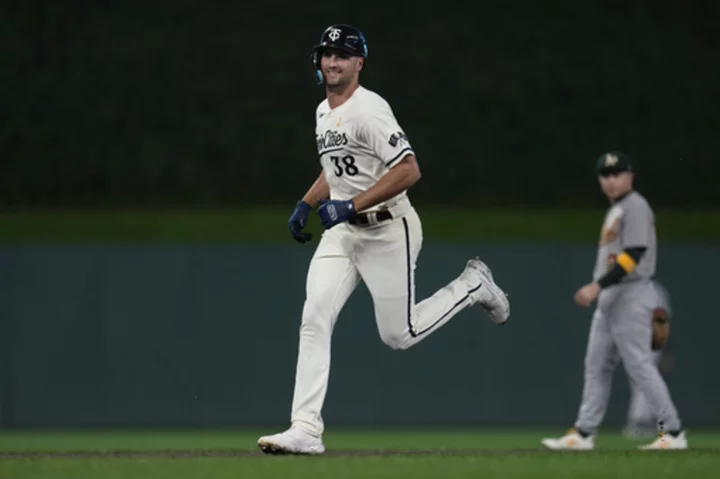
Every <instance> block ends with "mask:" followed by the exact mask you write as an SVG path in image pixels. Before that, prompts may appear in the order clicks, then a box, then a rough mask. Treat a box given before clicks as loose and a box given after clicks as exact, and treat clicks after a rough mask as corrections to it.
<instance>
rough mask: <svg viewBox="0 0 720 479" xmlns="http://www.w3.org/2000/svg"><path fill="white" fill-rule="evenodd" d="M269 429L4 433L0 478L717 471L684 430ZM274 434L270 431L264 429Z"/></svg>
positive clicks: (707, 436) (638, 476) (712, 454)
mask: <svg viewBox="0 0 720 479" xmlns="http://www.w3.org/2000/svg"><path fill="white" fill-rule="evenodd" d="M267 432H269V431H246V430H196V431H184V430H183V431H180V430H175V431H90V432H88V431H75V432H42V431H17V432H14V431H5V432H0V477H1V478H3V479H5V478H17V479H21V478H68V479H69V478H73V479H82V478H91V477H92V478H108V479H110V478H133V479H145V478H148V479H150V478H152V479H164V478H179V479H184V478H292V479H296V478H297V479H301V478H313V479H320V478H348V479H352V478H376V477H377V478H390V477H393V478H394V477H407V478H419V479H421V478H435V477H443V478H447V479H450V478H478V477H483V478H564V477H573V478H578V477H581V478H610V477H612V478H633V479H644V478H653V479H657V478H659V477H675V478H677V477H686V478H693V479H700V478H711V477H718V471H720V432H712V431H694V432H693V431H689V432H688V438H689V441H690V446H691V448H692V449H691V450H689V451H658V452H644V451H638V450H637V449H636V446H637V445H638V444H640V443H642V442H643V441H636V440H628V439H625V438H622V437H621V436H620V435H619V434H618V433H617V432H616V431H602V432H601V434H600V435H599V437H598V440H597V450H595V451H592V452H550V451H545V450H543V449H541V447H540V445H539V440H540V438H542V437H545V436H546V435H557V434H560V433H562V432H563V431H560V430H551V431H543V430H538V431H519V430H480V429H465V430H449V429H448V430H440V429H433V430H414V429H408V430H383V429H376V430H368V429H363V430H342V429H341V430H335V431H328V432H327V434H326V436H325V444H326V447H327V448H328V452H327V453H326V455H324V456H320V457H289V456H285V457H273V456H263V455H261V454H260V453H259V451H258V449H257V448H256V446H255V442H256V440H257V437H258V436H259V435H261V434H262V433H267ZM270 432H274V431H270Z"/></svg>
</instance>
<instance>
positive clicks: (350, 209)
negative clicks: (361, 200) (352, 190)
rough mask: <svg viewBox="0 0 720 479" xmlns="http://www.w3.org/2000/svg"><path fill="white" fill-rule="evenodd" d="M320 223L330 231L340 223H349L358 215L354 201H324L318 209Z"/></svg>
mask: <svg viewBox="0 0 720 479" xmlns="http://www.w3.org/2000/svg"><path fill="white" fill-rule="evenodd" d="M318 214H319V215H320V222H321V223H322V225H323V227H324V228H325V229H326V230H329V229H330V228H332V227H333V226H335V225H336V224H338V223H342V222H343V221H347V220H349V219H350V218H352V217H353V216H355V215H356V214H357V212H356V211H355V205H353V202H352V200H345V201H340V200H330V201H324V202H323V203H322V204H321V205H320V207H319V208H318Z"/></svg>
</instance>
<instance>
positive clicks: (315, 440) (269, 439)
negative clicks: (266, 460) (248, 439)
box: [258, 427, 325, 455]
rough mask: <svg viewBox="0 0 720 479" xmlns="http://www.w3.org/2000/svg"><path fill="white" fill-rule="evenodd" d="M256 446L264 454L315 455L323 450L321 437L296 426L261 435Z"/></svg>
mask: <svg viewBox="0 0 720 479" xmlns="http://www.w3.org/2000/svg"><path fill="white" fill-rule="evenodd" d="M258 446H260V449H261V450H262V452H264V453H265V454H274V455H278V454H306V455H317V454H322V453H324V452H325V446H324V445H323V442H322V438H320V437H318V436H313V435H312V434H308V433H306V432H305V431H302V430H300V429H298V428H294V427H291V428H290V429H288V430H287V431H285V432H281V433H279V434H273V435H272V436H263V437H261V438H260V439H258Z"/></svg>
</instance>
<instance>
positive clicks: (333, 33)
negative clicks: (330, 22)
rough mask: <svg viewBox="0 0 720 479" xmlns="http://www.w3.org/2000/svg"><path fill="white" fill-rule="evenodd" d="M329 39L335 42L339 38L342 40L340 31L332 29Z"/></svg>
mask: <svg viewBox="0 0 720 479" xmlns="http://www.w3.org/2000/svg"><path fill="white" fill-rule="evenodd" d="M328 38H329V39H330V40H332V41H334V42H336V41H338V38H340V29H339V28H331V29H330V33H328Z"/></svg>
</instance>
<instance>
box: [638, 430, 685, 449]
mask: <svg viewBox="0 0 720 479" xmlns="http://www.w3.org/2000/svg"><path fill="white" fill-rule="evenodd" d="M687 448H688V442H687V438H686V437H685V431H683V432H681V433H680V434H678V435H677V436H673V435H671V434H667V433H662V432H661V433H660V435H659V436H658V438H657V439H655V440H654V441H653V442H651V443H650V444H645V445H644V446H639V449H641V450H643V451H654V450H659V449H675V450H678V449H687Z"/></svg>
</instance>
